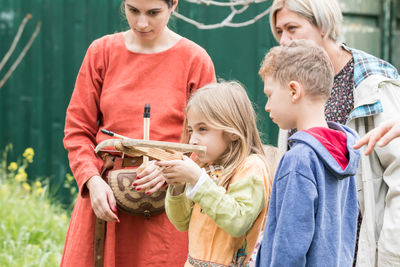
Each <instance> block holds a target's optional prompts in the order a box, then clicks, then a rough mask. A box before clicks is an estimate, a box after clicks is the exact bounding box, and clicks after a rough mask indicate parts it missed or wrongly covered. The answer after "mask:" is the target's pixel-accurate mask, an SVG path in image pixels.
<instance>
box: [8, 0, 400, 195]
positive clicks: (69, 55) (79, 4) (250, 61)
mask: <svg viewBox="0 0 400 267" xmlns="http://www.w3.org/2000/svg"><path fill="white" fill-rule="evenodd" d="M397 2H398V1H397V0H381V1H376V0H357V1H345V0H342V1H341V5H342V9H343V10H344V12H345V20H344V22H345V27H344V32H345V34H344V37H345V41H346V42H347V43H348V44H349V45H350V46H355V47H358V48H360V49H363V50H366V51H369V52H370V53H372V54H374V55H377V56H379V57H382V58H385V59H386V60H389V61H391V62H393V63H394V64H395V65H396V66H397V67H399V65H400V57H399V54H400V50H399V46H398V45H396V44H397V43H399V40H400V34H399V29H398V26H397V23H396V22H397V21H399V17H398V16H399V15H398V14H399V13H400V12H395V11H396V10H397V11H400V10H399V5H398V3H397ZM120 3H121V1H120V0H96V1H94V0H79V1H76V0H0V59H1V58H2V57H3V55H4V54H5V53H6V51H7V50H8V48H9V46H10V44H11V42H12V40H13V38H14V36H15V34H16V32H17V29H18V26H19V24H20V22H21V20H22V19H23V17H24V16H25V15H26V14H27V13H30V14H32V15H33V19H32V20H31V21H30V22H29V23H28V25H27V27H26V29H25V32H24V34H23V36H22V38H21V41H20V44H19V45H18V46H17V49H16V51H15V52H14V55H13V56H12V57H11V60H10V62H9V63H8V64H7V65H6V66H5V68H4V69H3V70H2V71H1V72H0V77H3V75H4V74H5V71H6V70H7V69H8V68H9V67H10V65H11V64H12V62H14V61H15V59H16V56H17V55H18V54H19V52H20V51H21V50H22V48H23V45H24V44H25V43H26V42H27V41H28V39H29V37H30V34H31V33H32V32H33V31H34V28H35V26H36V23H37V22H38V21H41V22H42V24H43V25H42V29H41V32H40V34H39V36H38V38H37V39H36V41H35V42H34V44H33V46H32V48H31V50H30V51H29V52H28V54H27V55H26V57H25V58H24V60H23V61H22V63H21V64H20V66H19V67H18V68H17V70H16V71H15V72H14V73H13V75H12V77H11V78H10V80H8V82H7V83H6V85H5V86H4V87H3V88H2V89H0V150H1V149H2V148H4V147H5V145H6V144H8V143H13V145H14V154H13V155H12V157H13V158H14V159H15V158H16V157H17V155H18V154H21V153H22V152H23V151H24V149H25V148H26V147H33V148H34V149H35V153H36V155H35V160H34V163H33V165H32V166H31V167H30V168H29V171H30V174H31V175H32V176H33V177H37V176H46V177H50V178H51V180H52V185H53V188H54V189H57V188H58V187H60V186H61V185H62V184H63V180H64V179H65V174H66V173H67V172H70V171H69V168H68V162H67V156H66V151H65V150H64V148H63V144H62V139H63V128H64V119H65V111H66V108H67V105H68V102H69V99H70V96H71V94H72V90H73V86H74V82H75V78H76V75H77V73H78V70H79V67H80V64H81V62H82V59H83V56H84V54H85V52H86V49H87V47H88V46H89V44H90V43H91V42H92V41H93V40H94V39H96V38H99V37H100V36H102V35H105V34H108V33H113V32H118V31H122V30H125V29H127V28H128V26H127V24H126V23H125V21H124V19H123V16H122V15H121V12H120ZM269 5H270V2H267V3H262V4H257V5H253V6H252V7H251V8H249V9H248V10H247V11H246V12H245V13H244V14H241V15H240V17H239V18H238V20H247V19H249V18H252V17H254V16H255V15H256V14H259V13H261V12H262V11H263V10H265V9H266V8H267V7H268V6H269ZM360 7H361V8H360ZM179 12H181V13H183V14H185V15H187V16H189V17H191V18H195V19H197V20H198V21H201V22H207V23H216V22H220V21H221V19H222V18H224V17H225V16H226V15H227V13H229V9H226V8H221V7H210V6H204V5H203V6H198V5H195V4H190V3H188V2H185V1H183V0H181V1H180V3H179ZM170 26H171V27H172V28H173V29H174V30H176V31H177V32H178V33H179V34H181V35H183V36H185V37H187V38H189V39H192V40H193V41H195V42H197V43H198V44H200V45H201V46H203V47H204V48H205V49H206V50H207V51H208V53H209V54H210V56H211V57H212V59H213V61H214V63H215V67H216V71H217V75H218V77H220V78H223V79H225V80H230V79H235V80H238V81H240V82H241V83H243V84H244V85H245V86H246V88H247V92H248V94H249V96H250V98H251V100H252V101H253V102H254V106H255V108H256V111H257V114H258V119H259V128H260V130H261V132H262V134H263V141H264V142H265V143H270V144H275V143H276V137H277V127H276V126H275V125H273V123H272V122H271V121H270V120H269V119H268V114H267V113H265V111H264V110H263V109H264V105H265V102H266V98H265V97H264V95H263V89H262V88H263V85H262V83H261V80H260V79H259V77H258V75H257V72H258V69H259V65H260V62H261V60H262V57H263V55H264V54H265V53H266V52H267V51H268V49H269V48H270V47H272V46H274V45H276V42H275V41H274V40H273V37H272V35H271V33H270V30H269V22H268V18H267V17H264V18H263V19H261V20H259V21H258V22H256V23H255V24H253V25H250V26H247V27H243V28H222V29H216V30H199V29H197V28H195V27H194V26H192V25H190V24H188V23H186V22H183V21H181V20H178V19H176V18H175V19H172V21H171V23H170ZM60 189H61V188H60ZM63 192H64V191H63V190H61V191H60V194H59V195H60V198H62V197H63V195H65V194H64V193H65V192H64V193H63Z"/></svg>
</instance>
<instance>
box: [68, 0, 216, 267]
mask: <svg viewBox="0 0 400 267" xmlns="http://www.w3.org/2000/svg"><path fill="white" fill-rule="evenodd" d="M123 6H124V8H125V14H126V18H127V20H128V23H129V26H130V29H129V30H128V31H126V32H121V33H116V34H111V35H106V36H104V37H102V38H100V39H98V40H95V41H94V42H93V43H92V44H91V45H90V47H89V49H88V51H87V53H86V56H85V58H84V60H83V63H82V66H81V69H80V71H79V74H78V77H77V80H76V84H75V89H74V92H73V94H72V97H71V102H70V104H69V106H68V110H67V115H66V122H65V138H64V146H65V148H66V149H67V150H68V158H69V161H70V167H71V170H72V172H73V174H74V177H75V178H76V182H77V184H78V187H79V195H78V198H77V201H76V204H75V207H74V211H73V214H72V217H71V221H70V226H69V229H68V233H67V237H66V241H65V247H64V251H63V257H62V260H61V266H74V267H75V266H93V265H94V225H95V219H96V217H97V218H99V219H102V220H104V221H107V229H106V235H105V248H104V266H107V267H108V266H135V267H140V266H182V265H183V264H184V262H185V260H186V257H187V251H188V249H187V235H186V234H185V233H180V232H178V231H177V230H175V228H174V227H173V226H172V224H171V223H170V222H169V220H168V218H167V216H166V214H165V213H162V214H159V215H155V216H152V217H151V218H150V219H146V218H144V217H140V216H134V215H129V214H127V213H124V212H122V211H119V210H117V208H116V201H115V198H114V195H113V193H112V191H111V189H110V187H109V185H108V184H107V183H106V182H105V181H104V180H103V178H102V177H101V176H100V171H101V169H102V167H103V161H102V159H101V158H100V157H99V156H97V155H96V154H95V153H94V151H93V147H94V146H96V145H97V144H98V143H100V142H101V141H103V140H105V139H108V138H109V137H108V136H107V135H105V134H103V133H101V132H100V129H103V128H105V129H108V130H111V131H113V132H116V133H119V134H121V135H124V136H128V137H131V138H135V139H141V138H142V137H143V128H142V127H143V123H142V121H143V117H142V116H143V107H144V105H145V103H149V104H151V124H152V127H151V130H150V138H151V139H152V140H162V141H171V142H179V140H180V134H181V132H182V123H183V118H184V109H185V105H186V102H187V100H188V98H189V97H190V95H191V93H193V92H194V91H195V90H196V89H197V88H200V87H202V86H203V85H206V84H208V83H210V82H214V81H215V71H214V66H213V63H212V61H211V59H210V57H209V56H208V54H207V53H206V51H205V50H204V49H202V48H201V47H200V46H198V45H197V44H195V43H193V42H192V41H190V40H188V39H186V38H184V37H182V36H180V35H178V34H176V33H175V32H173V31H171V30H170V29H169V28H168V27H167V23H168V21H169V18H170V16H171V14H172V12H173V11H174V9H175V8H176V6H177V0H125V1H123Z"/></svg>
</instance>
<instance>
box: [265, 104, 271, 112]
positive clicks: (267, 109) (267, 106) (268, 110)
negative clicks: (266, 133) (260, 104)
mask: <svg viewBox="0 0 400 267" xmlns="http://www.w3.org/2000/svg"><path fill="white" fill-rule="evenodd" d="M265 111H266V112H271V108H270V107H269V105H268V102H267V104H265Z"/></svg>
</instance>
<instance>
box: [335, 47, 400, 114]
mask: <svg viewBox="0 0 400 267" xmlns="http://www.w3.org/2000/svg"><path fill="white" fill-rule="evenodd" d="M342 47H343V48H344V49H346V50H347V51H349V52H350V53H351V54H352V55H353V59H354V87H357V86H359V85H360V84H361V82H362V81H364V80H365V79H366V78H368V77H369V76H371V75H381V76H384V77H387V78H390V79H399V74H398V72H397V70H396V68H395V67H393V66H392V65H391V64H389V63H388V62H386V61H383V60H382V59H379V58H377V57H374V56H372V55H370V54H368V53H365V52H363V51H361V50H357V49H354V48H350V47H347V46H346V45H344V44H343V45H342ZM381 112H383V106H382V103H381V101H380V100H378V101H377V102H376V103H373V104H367V105H363V106H360V107H357V108H355V109H354V110H353V111H352V112H351V113H350V115H349V117H348V119H347V122H349V121H350V120H352V119H354V118H359V117H367V116H371V115H375V114H379V113H381Z"/></svg>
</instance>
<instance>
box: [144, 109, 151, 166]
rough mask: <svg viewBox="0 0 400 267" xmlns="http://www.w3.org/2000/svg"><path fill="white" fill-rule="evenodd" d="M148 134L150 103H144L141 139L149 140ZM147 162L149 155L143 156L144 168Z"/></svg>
mask: <svg viewBox="0 0 400 267" xmlns="http://www.w3.org/2000/svg"><path fill="white" fill-rule="evenodd" d="M149 135H150V104H145V105H144V113H143V140H149V137H150V136H149ZM148 163H149V157H147V156H143V165H144V167H145V168H146V167H147V164H148Z"/></svg>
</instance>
